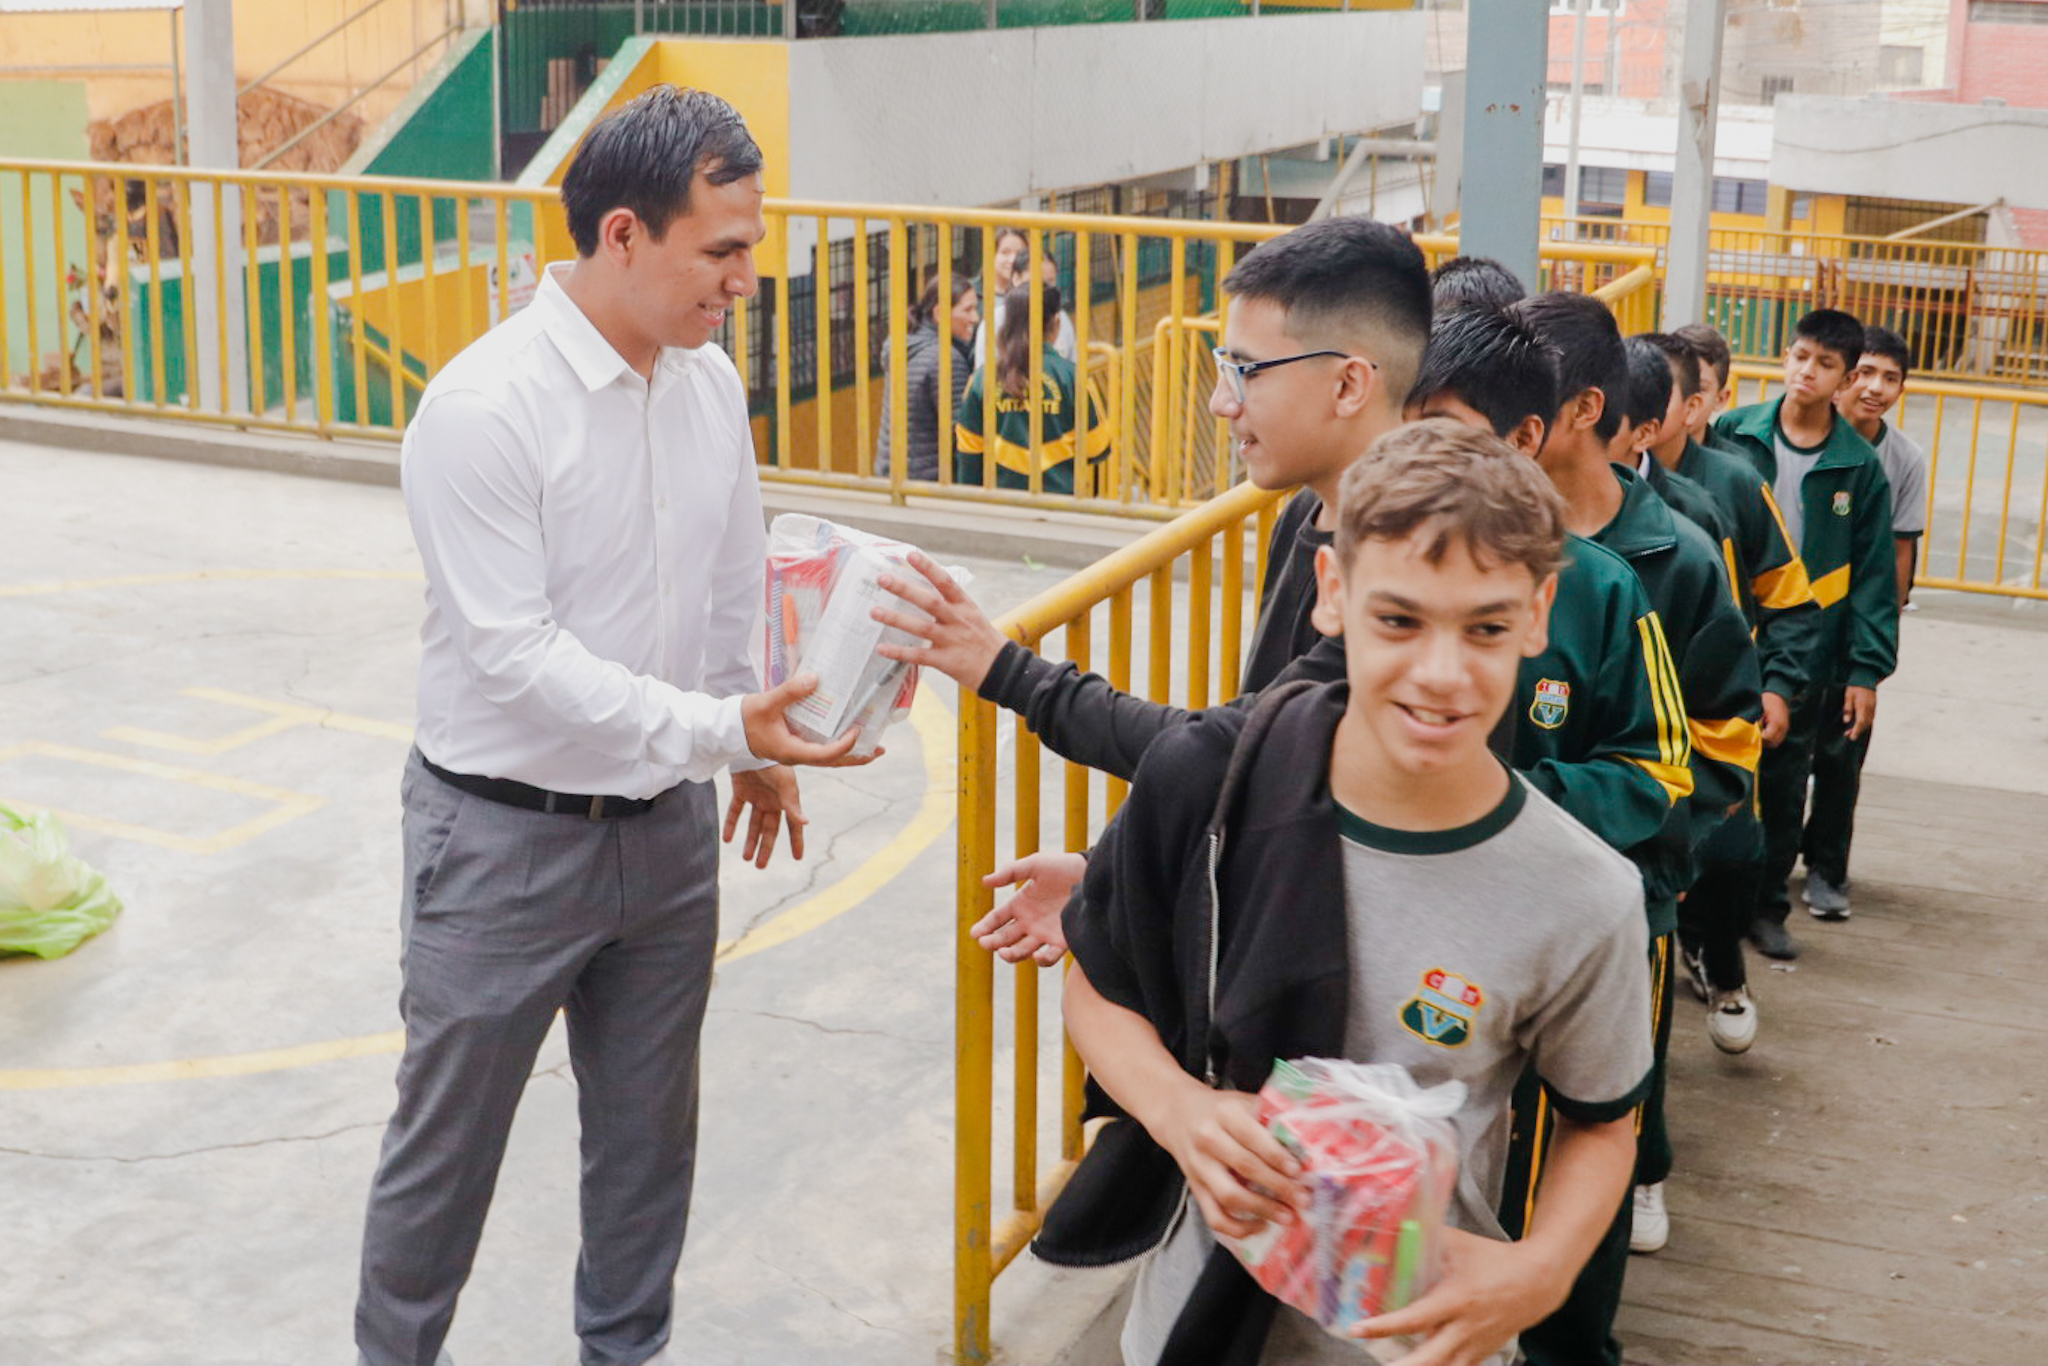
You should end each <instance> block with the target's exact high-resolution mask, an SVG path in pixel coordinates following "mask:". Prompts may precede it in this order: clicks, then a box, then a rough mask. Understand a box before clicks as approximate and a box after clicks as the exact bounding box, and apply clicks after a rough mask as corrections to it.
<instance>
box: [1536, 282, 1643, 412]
mask: <svg viewBox="0 0 2048 1366" xmlns="http://www.w3.org/2000/svg"><path fill="white" fill-rule="evenodd" d="M1514 311H1515V312H1516V313H1517V314H1518V315H1520V317H1521V318H1522V320H1523V321H1524V322H1526V323H1528V324H1529V326H1530V327H1531V328H1533V329H1535V332H1536V335H1537V336H1539V337H1541V338H1542V339H1543V340H1544V341H1545V342H1546V343H1548V344H1549V346H1550V349H1551V350H1553V351H1555V352H1556V353H1557V412H1554V413H1552V414H1551V416H1552V418H1553V419H1555V417H1556V416H1557V413H1561V412H1563V411H1564V406H1565V405H1566V404H1568V403H1570V402H1572V400H1574V399H1576V398H1577V397H1578V396H1579V395H1580V394H1583V393H1585V392H1586V390H1588V389H1598V390H1599V391H1600V393H1601V395H1602V397H1603V398H1604V399H1605V400H1606V402H1605V403H1604V404H1603V406H1602V407H1601V409H1600V420H1599V421H1598V422H1597V423H1595V424H1594V425H1593V435H1594V436H1596V437H1598V438H1599V439H1600V440H1602V441H1612V440H1613V439H1614V434H1615V433H1616V432H1618V431H1620V430H1621V410H1622V408H1623V406H1624V405H1625V404H1626V402H1627V399H1626V391H1627V388H1628V353H1627V352H1626V351H1624V350H1622V346H1621V328H1620V327H1618V326H1616V325H1615V321H1614V315H1613V314H1612V313H1610V312H1608V310H1607V305H1606V304H1603V303H1601V302H1600V301H1599V300H1598V299H1596V298H1594V297H1593V296H1592V295H1590V294H1568V293H1565V292H1564V291H1562V290H1552V291H1551V292H1550V293H1548V294H1538V295H1536V296H1535V297H1534V298H1529V299H1524V300H1522V302H1520V303H1518V304H1516V305H1515V308H1514Z"/></svg>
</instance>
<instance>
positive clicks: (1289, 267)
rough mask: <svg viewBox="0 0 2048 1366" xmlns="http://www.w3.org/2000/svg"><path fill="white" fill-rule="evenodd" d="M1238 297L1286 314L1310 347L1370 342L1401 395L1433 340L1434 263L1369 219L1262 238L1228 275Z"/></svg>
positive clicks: (1228, 288)
mask: <svg viewBox="0 0 2048 1366" xmlns="http://www.w3.org/2000/svg"><path fill="white" fill-rule="evenodd" d="M1223 289H1224V292H1225V293H1227V294H1230V295H1232V296H1233V297H1235V298H1239V299H1264V300H1266V301H1268V302H1270V303H1274V304H1278V305H1279V306H1280V308H1281V309H1282V310H1283V311H1284V312H1285V313H1286V314H1287V331H1288V334H1289V335H1290V336H1292V337H1294V338H1296V339H1297V340H1299V341H1300V342H1302V343H1303V344H1304V345H1309V346H1329V347H1330V348H1331V349H1332V350H1348V349H1350V348H1352V347H1361V348H1365V349H1367V350H1368V351H1369V352H1370V358H1371V359H1372V360H1374V361H1376V362H1378V363H1379V367H1380V377H1381V379H1382V380H1384V381H1385V382H1386V384H1387V385H1388V386H1389V387H1390V388H1391V390H1392V391H1393V392H1394V393H1396V394H1405V393H1407V392H1408V390H1409V388H1410V386H1412V385H1413V384H1414V383H1415V371H1416V368H1417V367H1418V366H1419V365H1420V364H1421V361H1422V350H1423V348H1424V347H1425V346H1427V345H1428V344H1429V318H1430V303H1429V267H1428V266H1427V265H1426V264H1425V263H1424V261H1423V259H1422V250H1421V248H1419V247H1417V246H1416V245H1415V243H1414V241H1413V240H1412V239H1410V238H1409V236H1408V234H1407V233H1405V232H1403V231H1401V230H1400V229H1399V228H1395V227H1390V226H1388V225H1387V224H1385V223H1376V222H1374V221H1373V220H1372V219H1370V218H1356V217H1343V218H1325V219H1322V220H1320V221H1318V222H1314V223H1308V224H1304V225H1303V226H1301V227H1298V228H1296V229H1295V230H1294V231H1292V232H1290V233H1287V234H1285V235H1283V236H1280V237H1275V238H1271V239H1269V240H1268V241H1265V242H1261V243H1259V245H1258V246H1256V247H1254V248H1253V249H1252V250H1251V251H1249V252H1247V253H1246V254H1245V256H1244V258H1243V259H1242V260H1240V261H1239V262H1238V263H1237V264H1236V265H1235V266H1233V267H1232V268H1231V271H1230V274H1228V275H1226V276H1225V277H1224V278H1223Z"/></svg>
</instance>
